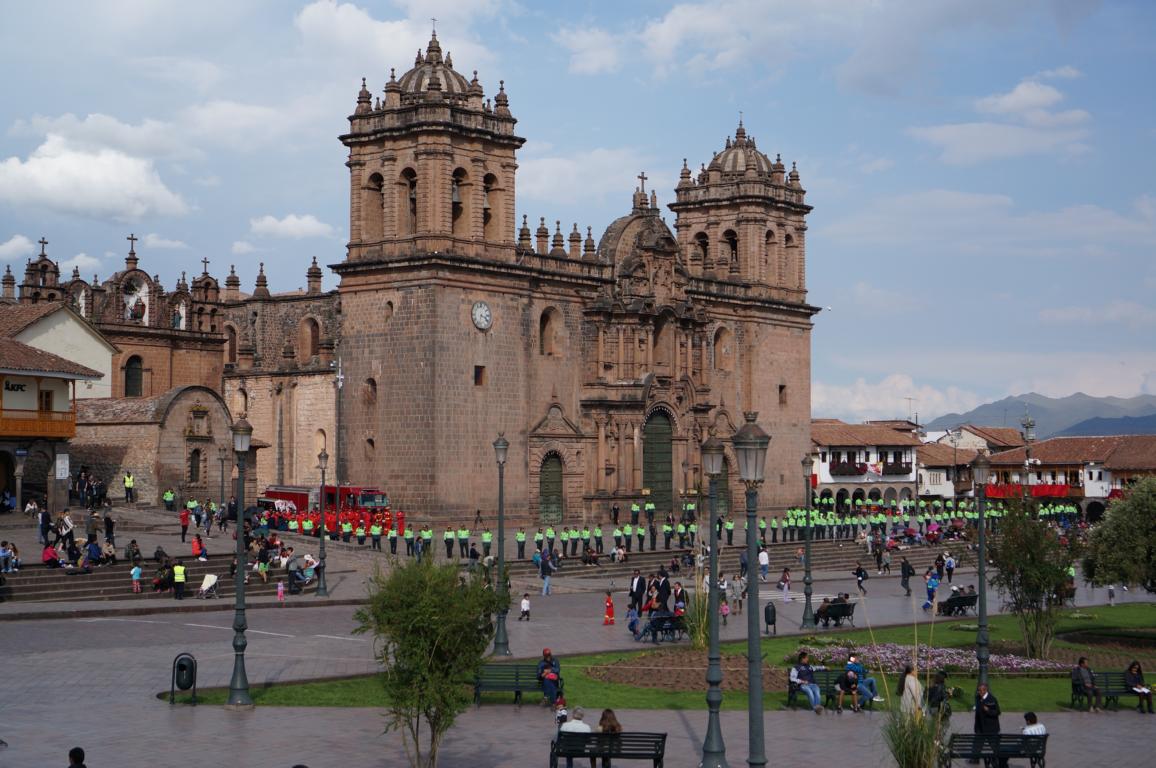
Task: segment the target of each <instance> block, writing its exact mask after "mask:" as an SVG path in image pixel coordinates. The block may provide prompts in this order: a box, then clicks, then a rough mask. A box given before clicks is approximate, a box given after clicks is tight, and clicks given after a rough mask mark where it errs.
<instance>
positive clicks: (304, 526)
mask: <svg viewBox="0 0 1156 768" xmlns="http://www.w3.org/2000/svg"><path fill="white" fill-rule="evenodd" d="M301 533H302V534H303V535H305V536H312V535H313V518H311V517H309V516H308V515H307V516H306V517H305V520H303V521H302V523H301Z"/></svg>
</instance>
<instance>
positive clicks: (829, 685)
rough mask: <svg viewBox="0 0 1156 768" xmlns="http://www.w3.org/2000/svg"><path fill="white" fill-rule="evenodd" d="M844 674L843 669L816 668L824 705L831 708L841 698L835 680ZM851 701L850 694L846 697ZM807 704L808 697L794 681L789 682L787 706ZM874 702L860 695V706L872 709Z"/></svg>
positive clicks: (808, 704)
mask: <svg viewBox="0 0 1156 768" xmlns="http://www.w3.org/2000/svg"><path fill="white" fill-rule="evenodd" d="M841 674H843V670H841V669H816V670H815V685H817V686H819V692H820V693H821V694H822V696H823V706H825V707H827V708H828V709H831V708H832V707H833V706H834V704H835V702H836V701H838V700H839V688H838V686H836V685H835V681H836V680H838V679H839V675H841ZM845 698H847V700H848V701H850V696H847V697H845ZM800 703H802V704H805V705H807V706H810V702H809V701H808V700H807V697H806V696H804V695H802V694H801V692H800V691H799V686H797V685H795V684H794V683H788V688H787V708H788V709H790V708H792V707H794V706H797V705H798V704H800ZM873 704H874V702H873V701H872V700H871V699H870V698H866V697H860V699H859V706H861V707H865V708H867V709H871V708H872V705H873Z"/></svg>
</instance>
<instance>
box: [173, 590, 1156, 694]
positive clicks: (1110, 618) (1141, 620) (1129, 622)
mask: <svg viewBox="0 0 1156 768" xmlns="http://www.w3.org/2000/svg"><path fill="white" fill-rule="evenodd" d="M974 623H975V619H974V617H969V618H967V619H962V620H960V621H958V622H941V623H939V624H935V625H930V624H921V625H919V626H918V627H912V626H902V627H896V626H892V627H881V628H879V629H875V630H874V631H869V630H867V629H853V630H836V631H824V632H822V633H821V635H819V636H820V637H822V638H838V639H841V640H842V639H846V640H848V641H851V642H854V643H856V644H861V645H869V644H870V643H872V642H877V643H907V644H911V643H912V642H913V641H914V640H915V638H916V637H918V639H919V642H920V643H921V644H932V645H936V646H938V647H967V646H970V645H972V644H973V643H974V642H975V632H974V631H972V630H970V629H965V630H962V631H961V630H957V629H953V627H958V626H961V625H962V626H965V627H967V626H970V625H974ZM990 625H991V639H992V642H993V643H999V641H1000V640H1002V639H1006V640H1008V641H1013V642H1014V640H1015V638H1016V637H1017V636H1018V635H1019V631H1018V627H1017V625H1016V621H1015V618H1014V617H1011V616H994V617H992V619H991V622H990ZM1153 626H1156V604H1149V603H1142V604H1128V605H1118V606H1116V607H1114V608H1108V607H1107V606H1097V607H1095V608H1091V609H1078V610H1076V611H1068V612H1065V615H1064V617H1063V618H1061V620H1060V623H1059V633H1060V634H1063V633H1065V632H1073V631H1080V632H1095V633H1097V634H1100V635H1104V636H1121V637H1122V636H1127V635H1143V634H1144V633H1142V632H1130V631H1129V630H1150V629H1151V628H1152V627H1153ZM1149 637H1150V635H1149ZM800 640H801V638H800V637H799V636H789V637H771V638H764V639H763V641H762V650H763V654H764V658H765V659H766V663H768V664H771V665H776V666H781V667H786V666H787V664H786V663H785V662H784V661H783V658H784V657H785V656H787V655H788V654H790V653H793V652H794V651H795V649H796V648H797V647H798V646H799V642H800ZM1085 650H1086V647H1085V646H1080V645H1076V644H1072V643H1066V642H1064V641H1061V640H1057V641H1056V643H1055V646H1054V653H1057V654H1059V653H1062V654H1063V655H1064V656H1068V655H1071V654H1072V653H1079V652H1083V651H1085ZM1093 650H1094V647H1093ZM722 651H723V653H724V654H727V655H731V654H735V655H742V654H745V653H746V643H745V642H741V643H727V644H725V645H724V646H723V648H722ZM645 653H648V651H621V652H613V653H602V654H591V655H583V656H569V657H566V658H564V659H562V663H563V674H564V676H565V678H566V698H567V700H568V701H569V702H570V704H571V705H575V704H583V705H586V706H593V707H597V708H603V707H610V708H612V709H702V708H704V707H705V706H706V701H705V693H706V689H705V686H706V683H705V681H704V682H703V687H702V688H701V689H699V690H693V691H684V692H669V691H661V690H656V689H650V688H640V687H637V686H631V685H622V684H616V683H604V682H602V681H601V680H597V679H595V678H593V677H590V676H589V675H588V674H586V672H585V671H584V670H586V669H588V668H590V667H595V666H604V665H608V664H613V663H615V662H618V661H620V660H623V659H627V658H633V657H637V656H639V655H640V654H645ZM1136 657H1137V658H1139V659H1140V660H1141V661H1142V662H1143V661H1145V660H1147V661H1148V662H1149V663H1153V662H1156V650H1147V649H1145V651H1137V652H1136ZM949 682H950V683H951V685H953V686H957V687H959V688H962V689H963V690H964V691H965V692H970V691H972V690H974V688H975V681H974V679H968V678H963V677H952V678H951V679H950V681H949ZM894 684H895V680H894V676H893V675H890V676H888V677H887V680H886V684H885V683H884V680H883V679H879V687H880V689H881V692H882V689H884V688H891V687H893V686H894ZM991 687H992V691H993V692H994V693H995V695H996V696H997V697H998V698H999V700H1000V705H1001V706H1002V707H1003V708H1004V709H1006V710H1008V711H1023V710H1027V709H1034V710H1036V711H1038V712H1054V711H1057V710H1059V709H1061V708H1063V707H1066V706H1067V705H1068V701H1069V694H1070V691H1071V687H1070V683H1069V682H1068V678H1067V677H1066V676H1064V677H1045V678H1040V677H1011V676H1000V675H993V676H992V678H991ZM251 694H252V697H253V701H254V703H256V704H258V705H264V706H320V707H379V706H382V704H383V703H384V696H383V693H382V690H381V686H380V684H379V683H378V681H377V678H376V677H358V678H347V679H341V680H331V681H322V682H312V683H289V684H285V685H276V686H270V687H265V688H254V689H252V691H251ZM883 694H884V695H885V696H886V695H888V694H887V693H886V692H883ZM968 695H969V694H965V697H964V700H960V701H958V702H957V704H956V707H955V709H956V712H957V713H958V712H965V711H966V710H967V709H968V708H969V700H968V698H967V696H968ZM226 696H227V691H226V690H225V689H211V690H205V691H202V692H201V693H200V695H199V697H198V698H199V701H200V703H203V704H224V703H225V699H226ZM167 697H168V693H167V692H165V693H164V698H165V699H167ZM187 699H188V697H187V696H184V697H178V701H181V700H187ZM511 699H512V695H511V694H487V695H486V696H485V697H484V702H486V703H492V704H494V705H508V703H509V702H510V701H511ZM785 701H786V691H784V690H778V691H767V692H766V694H765V697H764V704H765V706H766V708H767V709H778V708H780V707H781V706H783V704H784V702H785ZM746 706H747V701H746V696H745V695H744V694H742V693H738V692H734V693H726V694H725V697H724V699H723V709H746Z"/></svg>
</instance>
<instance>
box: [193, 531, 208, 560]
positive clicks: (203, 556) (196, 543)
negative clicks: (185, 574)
mask: <svg viewBox="0 0 1156 768" xmlns="http://www.w3.org/2000/svg"><path fill="white" fill-rule="evenodd" d="M192 552H193V558H194V559H195V560H201V561H204V560H208V559H209V553H208V551H207V550H206V549H205V542H204V540H202V539H201V534H199V533H198V534H196V535H195V536H193V544H192Z"/></svg>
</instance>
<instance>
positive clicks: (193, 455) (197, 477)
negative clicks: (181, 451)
mask: <svg viewBox="0 0 1156 768" xmlns="http://www.w3.org/2000/svg"><path fill="white" fill-rule="evenodd" d="M200 484H201V449H200V448H194V449H193V450H191V451H189V485H200Z"/></svg>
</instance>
